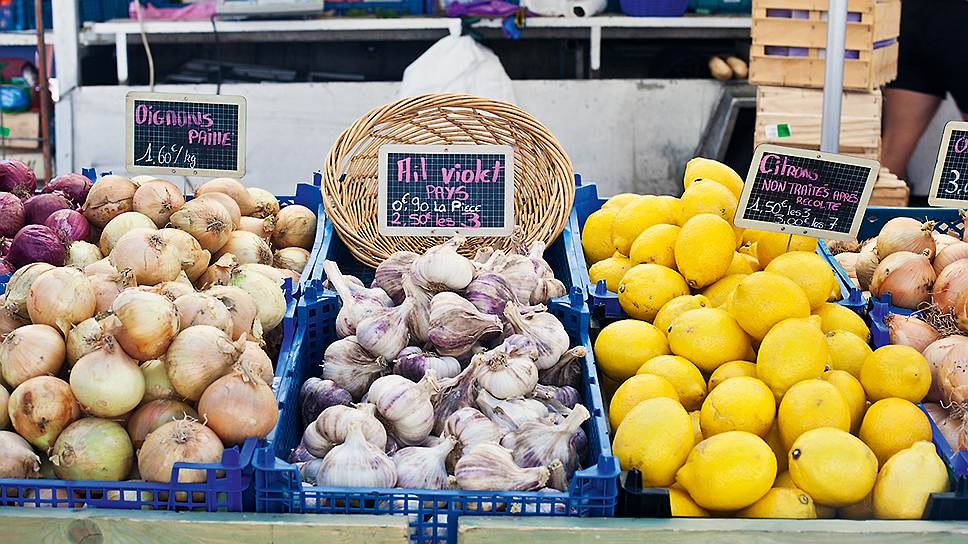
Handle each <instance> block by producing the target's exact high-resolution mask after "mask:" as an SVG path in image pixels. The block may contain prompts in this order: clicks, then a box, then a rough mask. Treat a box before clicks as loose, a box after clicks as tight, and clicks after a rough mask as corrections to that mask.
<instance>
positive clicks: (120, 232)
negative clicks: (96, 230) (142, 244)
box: [98, 212, 155, 255]
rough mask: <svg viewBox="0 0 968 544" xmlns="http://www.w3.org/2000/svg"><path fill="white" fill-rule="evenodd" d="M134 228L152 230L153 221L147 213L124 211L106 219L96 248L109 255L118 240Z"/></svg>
mask: <svg viewBox="0 0 968 544" xmlns="http://www.w3.org/2000/svg"><path fill="white" fill-rule="evenodd" d="M134 229H148V230H154V229H155V223H154V221H152V220H151V218H149V217H148V216H147V215H144V214H141V213H138V212H124V213H122V214H118V216H117V217H115V218H114V219H112V220H110V221H108V224H107V225H105V226H104V229H103V230H102V231H101V237H100V239H99V240H98V248H99V249H100V250H101V254H102V255H110V254H111V250H113V249H114V246H115V244H117V243H118V240H119V239H120V238H121V237H122V236H124V235H125V234H127V233H129V232H131V231H132V230H134Z"/></svg>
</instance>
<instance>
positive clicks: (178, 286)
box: [155, 272, 195, 302]
mask: <svg viewBox="0 0 968 544" xmlns="http://www.w3.org/2000/svg"><path fill="white" fill-rule="evenodd" d="M180 278H185V279H186V280H187V279H188V278H187V276H185V273H184V272H181V273H180V274H179V279H177V280H175V281H166V282H165V283H162V284H159V285H157V286H155V289H157V291H156V292H157V293H158V294H159V295H161V296H163V297H165V298H167V299H168V300H170V301H172V302H175V301H176V300H178V297H183V296H185V295H191V294H193V293H194V292H195V286H194V285H192V283H191V282H188V283H187V284H186V283H185V282H183V281H182V280H181V279H180Z"/></svg>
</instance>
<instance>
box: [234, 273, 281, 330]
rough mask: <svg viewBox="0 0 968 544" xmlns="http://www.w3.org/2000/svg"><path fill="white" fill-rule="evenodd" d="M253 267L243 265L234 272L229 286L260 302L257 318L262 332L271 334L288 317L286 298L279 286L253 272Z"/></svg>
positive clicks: (257, 308)
mask: <svg viewBox="0 0 968 544" xmlns="http://www.w3.org/2000/svg"><path fill="white" fill-rule="evenodd" d="M251 266H253V265H242V266H240V267H239V268H236V269H235V270H234V271H233V272H232V277H231V278H230V279H229V284H230V285H234V286H235V287H238V288H240V289H242V290H243V291H245V292H247V293H249V294H250V295H252V298H253V299H254V300H256V301H258V305H257V306H256V316H257V317H258V318H259V322H260V323H261V324H262V331H263V332H269V331H271V330H272V329H274V328H276V326H277V325H279V323H281V322H282V318H283V317H285V315H286V297H285V295H284V294H283V292H282V288H281V287H280V286H279V282H276V281H273V280H271V279H269V278H268V277H266V276H263V275H262V274H260V273H258V272H254V271H252V269H251V268H247V267H251Z"/></svg>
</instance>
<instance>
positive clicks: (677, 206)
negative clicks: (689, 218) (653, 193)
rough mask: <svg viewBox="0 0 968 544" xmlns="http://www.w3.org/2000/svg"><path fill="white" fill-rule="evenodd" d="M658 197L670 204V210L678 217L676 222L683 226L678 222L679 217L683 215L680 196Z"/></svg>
mask: <svg viewBox="0 0 968 544" xmlns="http://www.w3.org/2000/svg"><path fill="white" fill-rule="evenodd" d="M656 198H658V199H659V200H660V201H661V202H663V203H664V204H665V205H666V206H668V208H669V211H670V212H671V213H672V215H673V216H674V217H675V218H676V223H675V224H676V225H679V226H681V225H682V224H681V223H679V222H678V219H679V217H680V216H682V202H681V201H680V200H679V199H678V198H676V197H674V196H670V195H659V196H657V197H656Z"/></svg>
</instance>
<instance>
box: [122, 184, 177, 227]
mask: <svg viewBox="0 0 968 544" xmlns="http://www.w3.org/2000/svg"><path fill="white" fill-rule="evenodd" d="M131 205H132V207H133V208H134V211H136V212H138V213H141V214H144V215H145V216H146V217H148V218H149V219H151V220H152V221H153V222H154V223H155V226H156V227H158V228H159V229H160V228H161V227H164V226H165V225H167V224H168V219H169V218H171V214H173V213H175V212H177V211H178V210H179V209H180V208H181V207H182V206H184V205H185V195H183V194H182V192H181V190H180V189H179V188H178V187H177V186H176V185H175V184H174V183H171V182H168V181H165V180H161V179H155V180H151V181H148V182H145V183H143V184H142V185H141V186H139V187H138V189H137V190H136V191H135V192H134V197H133V199H132V202H131Z"/></svg>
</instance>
